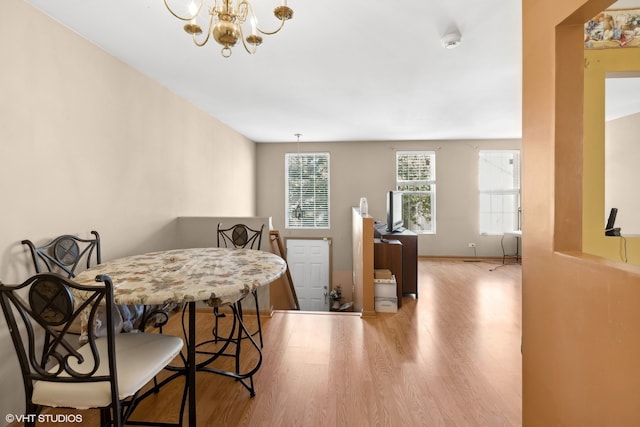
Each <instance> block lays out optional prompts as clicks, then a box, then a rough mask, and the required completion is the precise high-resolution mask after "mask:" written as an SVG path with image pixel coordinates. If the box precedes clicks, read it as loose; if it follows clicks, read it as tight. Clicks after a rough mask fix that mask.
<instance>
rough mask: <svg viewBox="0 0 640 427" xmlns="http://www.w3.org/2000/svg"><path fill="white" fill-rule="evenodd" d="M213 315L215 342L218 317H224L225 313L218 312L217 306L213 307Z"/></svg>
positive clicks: (216, 340) (214, 339)
mask: <svg viewBox="0 0 640 427" xmlns="http://www.w3.org/2000/svg"><path fill="white" fill-rule="evenodd" d="M213 317H214V318H215V320H214V325H213V331H212V332H213V342H214V343H217V342H218V318H220V317H226V314H225V313H220V310H218V307H213Z"/></svg>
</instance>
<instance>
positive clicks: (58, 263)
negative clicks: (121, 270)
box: [22, 231, 102, 278]
mask: <svg viewBox="0 0 640 427" xmlns="http://www.w3.org/2000/svg"><path fill="white" fill-rule="evenodd" d="M91 234H93V236H94V238H93V239H82V238H80V237H77V236H72V235H70V234H65V235H62V236H58V237H56V238H55V239H53V240H51V241H50V242H49V243H46V244H44V245H41V246H36V245H34V244H33V242H32V241H31V240H26V239H25V240H23V241H22V244H23V245H27V246H28V247H29V250H30V251H31V257H32V258H33V266H34V267H35V269H36V273H44V272H45V271H49V272H60V273H61V274H62V272H64V275H66V276H67V277H69V278H73V277H75V272H76V269H77V268H78V266H79V265H81V261H84V262H85V265H86V268H89V267H91V266H92V265H95V264H100V263H101V262H102V254H101V252H100V235H99V234H98V232H97V231H92V232H91ZM92 260H93V262H92Z"/></svg>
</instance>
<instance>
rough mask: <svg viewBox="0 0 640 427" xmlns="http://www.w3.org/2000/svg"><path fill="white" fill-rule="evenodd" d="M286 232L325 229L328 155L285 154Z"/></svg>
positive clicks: (326, 222)
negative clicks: (299, 229)
mask: <svg viewBox="0 0 640 427" xmlns="http://www.w3.org/2000/svg"><path fill="white" fill-rule="evenodd" d="M285 163H286V165H285V169H286V172H285V174H286V179H285V185H286V188H285V193H286V206H285V212H286V220H285V226H286V228H329V153H286V154H285Z"/></svg>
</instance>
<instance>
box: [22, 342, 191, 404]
mask: <svg viewBox="0 0 640 427" xmlns="http://www.w3.org/2000/svg"><path fill="white" fill-rule="evenodd" d="M115 343H116V364H117V370H118V392H119V396H120V400H122V399H125V398H127V397H130V396H132V395H133V394H135V393H136V392H137V391H138V390H140V389H141V388H142V387H143V386H144V385H145V384H146V383H147V382H149V381H150V380H151V379H152V378H153V377H154V376H156V374H157V373H158V372H160V371H161V370H162V369H163V368H164V367H165V366H166V365H167V364H169V362H171V361H172V360H173V358H174V357H175V356H176V355H178V353H180V350H181V349H182V344H183V343H182V339H181V338H179V337H176V336H173V335H163V334H145V333H131V334H116V337H115ZM96 347H97V348H98V352H99V354H100V367H99V368H98V372H97V373H96V375H107V374H108V372H109V365H108V357H107V339H106V338H99V339H97V340H96ZM78 351H79V352H80V353H81V354H82V355H83V356H84V357H85V363H84V364H78V363H77V361H76V360H75V359H74V358H70V361H69V363H70V365H71V366H72V368H73V369H75V370H77V371H79V372H86V371H88V370H90V369H91V368H92V367H93V358H92V356H91V350H90V348H89V346H88V345H86V344H85V345H84V346H82V347H81V348H80V349H79V350H78ZM86 365H89V366H86ZM56 369H57V367H54V368H53V369H51V371H54V370H56ZM61 375H62V374H61ZM65 376H68V375H66V374H65ZM33 403H35V404H38V405H45V406H52V407H68V408H76V409H88V408H100V407H105V406H108V405H109V404H111V391H110V383H109V382H107V381H104V382H83V383H59V382H48V381H37V382H36V383H35V384H34V387H33Z"/></svg>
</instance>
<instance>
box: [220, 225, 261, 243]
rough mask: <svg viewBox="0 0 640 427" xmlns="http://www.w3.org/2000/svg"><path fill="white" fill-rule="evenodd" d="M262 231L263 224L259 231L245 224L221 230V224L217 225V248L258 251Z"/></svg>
mask: <svg viewBox="0 0 640 427" xmlns="http://www.w3.org/2000/svg"><path fill="white" fill-rule="evenodd" d="M263 229H264V224H262V225H261V226H260V229H253V228H251V227H249V226H247V225H245V224H236V225H233V226H231V227H229V228H222V224H221V223H219V224H218V247H220V248H221V247H225V248H245V249H260V245H261V244H262V230H263Z"/></svg>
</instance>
